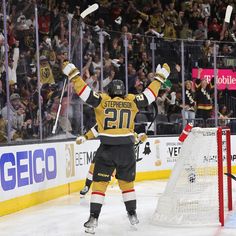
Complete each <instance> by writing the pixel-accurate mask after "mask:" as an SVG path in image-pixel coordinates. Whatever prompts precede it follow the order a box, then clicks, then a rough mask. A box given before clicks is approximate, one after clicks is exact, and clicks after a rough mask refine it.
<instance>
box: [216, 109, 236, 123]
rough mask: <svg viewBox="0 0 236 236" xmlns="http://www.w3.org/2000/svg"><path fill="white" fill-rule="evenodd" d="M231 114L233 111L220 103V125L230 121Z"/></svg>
mask: <svg viewBox="0 0 236 236" xmlns="http://www.w3.org/2000/svg"><path fill="white" fill-rule="evenodd" d="M232 114H233V111H228V109H227V106H225V105H222V106H221V107H220V108H219V112H218V118H219V125H220V126H227V125H228V124H229V123H230V119H229V118H230V117H231V115H232Z"/></svg>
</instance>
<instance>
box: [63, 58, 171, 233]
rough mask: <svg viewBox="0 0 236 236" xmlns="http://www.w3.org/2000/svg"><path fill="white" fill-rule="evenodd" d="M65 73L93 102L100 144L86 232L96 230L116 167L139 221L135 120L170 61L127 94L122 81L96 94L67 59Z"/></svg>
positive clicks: (132, 215) (134, 217) (151, 98)
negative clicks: (136, 91)
mask: <svg viewBox="0 0 236 236" xmlns="http://www.w3.org/2000/svg"><path fill="white" fill-rule="evenodd" d="M63 73H64V74H65V75H66V76H68V79H69V81H70V82H72V83H73V87H74V89H75V91H76V93H77V94H78V95H79V96H80V98H81V99H82V100H83V101H84V102H86V103H87V104H89V105H91V106H92V107H93V108H94V111H95V117H96V122H97V125H98V133H99V139H100V141H101V144H100V146H99V148H98V150H97V154H96V155H97V159H96V162H95V166H94V173H93V187H92V195H91V200H90V216H89V219H88V221H87V222H85V224H84V227H85V232H87V233H95V231H94V230H95V228H96V227H97V225H98V218H99V215H100V212H101V208H102V205H103V201H104V198H105V193H106V189H107V186H108V184H109V181H110V178H111V175H112V173H113V171H114V170H115V169H116V179H117V180H118V184H119V187H120V189H121V191H122V197H123V200H124V204H125V207H126V210H127V214H128V218H129V220H130V223H131V224H132V225H135V224H137V223H138V222H139V220H138V218H137V214H136V196H135V190H134V180H135V174H136V160H135V152H134V119H135V116H136V114H137V112H138V111H139V109H140V108H143V107H146V106H148V105H150V104H151V103H152V102H153V101H155V99H156V97H157V95H158V91H159V89H160V87H161V83H164V82H165V80H166V79H167V77H168V76H169V74H170V68H169V66H168V64H166V63H165V64H163V66H162V67H161V66H158V67H157V70H156V73H155V77H154V80H153V81H152V82H151V83H150V85H149V86H148V87H147V88H146V89H145V90H144V92H143V93H140V94H136V95H134V94H127V95H125V87H124V84H123V82H122V81H121V80H113V81H112V82H111V85H110V88H109V90H108V94H106V93H96V92H94V91H92V89H91V88H90V87H89V86H88V85H87V84H86V83H85V82H84V81H83V79H82V78H81V77H80V72H79V70H78V69H77V68H76V67H75V66H74V64H72V63H69V62H64V64H63Z"/></svg>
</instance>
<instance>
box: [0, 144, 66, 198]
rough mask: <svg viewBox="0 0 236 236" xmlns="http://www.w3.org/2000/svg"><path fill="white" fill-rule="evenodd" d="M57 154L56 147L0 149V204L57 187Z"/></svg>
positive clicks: (34, 146)
mask: <svg viewBox="0 0 236 236" xmlns="http://www.w3.org/2000/svg"><path fill="white" fill-rule="evenodd" d="M60 151H61V153H62V150H59V149H58V148H56V145H55V144H37V145H27V146H26V145H25V146H23V145H20V146H10V147H1V148H0V201H2V200H4V199H9V197H11V196H14V197H16V196H20V195H25V194H27V193H31V192H35V191H40V190H42V189H45V188H48V187H51V186H56V185H58V182H59V181H58V177H59V173H60V168H59V166H60V164H61V163H60V159H61V158H63V156H61V155H60ZM63 154H64V153H63Z"/></svg>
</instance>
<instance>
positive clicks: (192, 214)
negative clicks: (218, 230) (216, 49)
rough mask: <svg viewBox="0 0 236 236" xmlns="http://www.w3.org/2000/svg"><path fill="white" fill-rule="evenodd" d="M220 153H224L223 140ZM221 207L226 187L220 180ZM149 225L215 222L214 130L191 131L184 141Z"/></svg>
mask: <svg viewBox="0 0 236 236" xmlns="http://www.w3.org/2000/svg"><path fill="white" fill-rule="evenodd" d="M222 139H223V142H222V143H223V144H222V145H223V153H224V152H225V149H226V148H225V147H224V146H225V137H224V135H223V136H222ZM224 182H225V184H224V187H225V191H224V192H225V206H227V201H226V199H227V197H226V194H227V191H226V188H227V185H226V178H225V177H224ZM153 222H154V223H156V224H160V225H167V226H169V225H174V226H176V225H179V226H190V225H212V224H218V223H219V201H218V169H217V128H204V129H203V128H193V129H192V132H190V134H189V136H188V138H187V139H186V140H185V142H184V144H183V146H182V148H181V151H180V154H179V157H178V161H177V162H176V164H175V167H174V169H173V171H172V174H171V177H170V179H169V181H168V183H167V186H166V189H165V191H164V193H163V194H162V195H161V197H160V198H159V200H158V204H157V208H156V211H155V213H154V216H153Z"/></svg>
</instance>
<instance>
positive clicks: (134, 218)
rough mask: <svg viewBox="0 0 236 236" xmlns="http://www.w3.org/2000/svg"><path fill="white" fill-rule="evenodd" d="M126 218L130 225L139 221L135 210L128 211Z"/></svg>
mask: <svg viewBox="0 0 236 236" xmlns="http://www.w3.org/2000/svg"><path fill="white" fill-rule="evenodd" d="M128 218H129V221H130V224H131V225H137V224H138V223H139V220H138V217H137V214H136V211H130V212H128Z"/></svg>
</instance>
